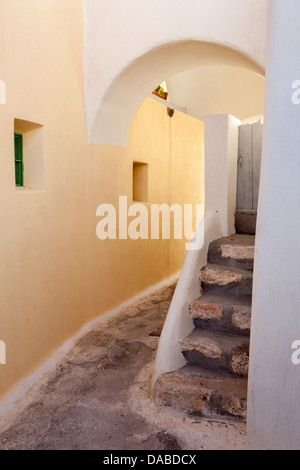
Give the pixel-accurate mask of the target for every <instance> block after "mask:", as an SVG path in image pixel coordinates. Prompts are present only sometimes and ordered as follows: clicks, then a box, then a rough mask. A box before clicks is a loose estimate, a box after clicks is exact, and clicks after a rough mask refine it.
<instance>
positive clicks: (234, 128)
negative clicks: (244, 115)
mask: <svg viewBox="0 0 300 470" xmlns="http://www.w3.org/2000/svg"><path fill="white" fill-rule="evenodd" d="M240 124H241V122H240V121H239V120H238V119H236V118H235V117H233V116H231V115H228V114H219V115H212V116H207V117H206V118H205V211H207V212H212V213H213V212H216V213H218V215H219V217H220V223H221V229H222V234H223V235H224V236H228V235H232V234H233V233H235V210H236V191H237V158H238V139H239V126H240Z"/></svg>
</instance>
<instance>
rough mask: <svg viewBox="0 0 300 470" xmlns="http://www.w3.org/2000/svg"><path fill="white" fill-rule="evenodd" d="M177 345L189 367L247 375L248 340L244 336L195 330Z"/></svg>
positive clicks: (240, 375)
mask: <svg viewBox="0 0 300 470" xmlns="http://www.w3.org/2000/svg"><path fill="white" fill-rule="evenodd" d="M179 343H180V349H181V352H182V353H183V355H184V357H185V359H186V361H187V363H188V364H189V365H193V366H198V367H200V368H203V369H210V370H217V371H223V372H227V373H231V374H233V375H235V376H239V377H247V375H248V366H249V339H248V338H246V337H245V336H239V335H230V334H226V333H221V332H216V331H214V332H213V331H208V330H202V329H200V328H197V329H195V330H194V331H193V332H192V333H191V334H190V335H188V336H187V337H186V338H184V339H182V340H181V341H180V342H179Z"/></svg>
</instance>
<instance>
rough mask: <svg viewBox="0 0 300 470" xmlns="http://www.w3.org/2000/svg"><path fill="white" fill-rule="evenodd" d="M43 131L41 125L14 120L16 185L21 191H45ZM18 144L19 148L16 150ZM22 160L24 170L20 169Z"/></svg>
mask: <svg viewBox="0 0 300 470" xmlns="http://www.w3.org/2000/svg"><path fill="white" fill-rule="evenodd" d="M43 131H44V128H43V126H42V125H41V124H37V123H35V122H31V121H25V120H23V119H15V120H14V142H15V173H16V176H15V183H16V186H17V187H18V188H19V189H22V188H25V189H29V190H37V191H43V190H44V189H45V188H44V133H43ZM17 142H18V144H17ZM16 144H17V145H18V148H16ZM20 148H21V151H20ZM16 152H17V158H16ZM20 159H21V162H22V163H21V164H22V169H20ZM16 165H19V166H18V167H17V166H16ZM21 171H22V174H21V173H20V172H21ZM20 182H21V183H20Z"/></svg>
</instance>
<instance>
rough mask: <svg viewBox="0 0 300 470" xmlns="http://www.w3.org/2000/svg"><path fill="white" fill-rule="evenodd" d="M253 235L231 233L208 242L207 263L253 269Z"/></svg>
mask: <svg viewBox="0 0 300 470" xmlns="http://www.w3.org/2000/svg"><path fill="white" fill-rule="evenodd" d="M254 243H255V237H254V236H253V235H233V236H231V237H226V238H225V237H223V238H219V239H218V240H215V241H214V242H212V243H210V245H209V250H208V258H207V260H208V263H210V264H218V265H224V266H229V267H232V268H237V269H247V270H250V271H253V262H254Z"/></svg>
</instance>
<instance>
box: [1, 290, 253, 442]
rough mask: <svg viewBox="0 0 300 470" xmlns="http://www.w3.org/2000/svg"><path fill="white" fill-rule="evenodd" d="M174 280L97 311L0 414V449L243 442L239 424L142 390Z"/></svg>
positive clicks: (146, 387)
mask: <svg viewBox="0 0 300 470" xmlns="http://www.w3.org/2000/svg"><path fill="white" fill-rule="evenodd" d="M174 287H175V285H174V284H173V285H170V286H169V287H165V288H163V289H160V290H159V291H157V292H155V293H154V294H152V295H150V296H148V297H146V298H144V299H142V300H140V301H138V302H136V303H135V304H133V305H131V306H130V307H127V308H125V309H124V310H123V311H122V312H121V313H119V314H118V315H116V316H114V317H112V318H110V319H106V320H104V321H103V320H101V318H100V319H99V322H98V323H97V326H95V325H94V326H93V329H91V331H90V332H88V333H87V334H85V335H84V336H83V337H82V338H81V339H80V340H79V341H78V342H77V343H76V345H75V346H74V347H73V348H72V350H71V351H70V352H69V353H68V354H67V355H66V356H65V358H64V359H63V360H62V361H61V362H60V363H59V364H58V365H57V366H56V367H55V369H54V370H52V371H51V372H50V373H47V374H45V376H44V377H43V379H42V380H41V383H40V386H39V388H38V390H36V389H35V391H34V392H30V391H29V392H28V394H27V396H26V397H24V399H23V401H21V403H19V404H18V409H16V410H15V412H14V414H13V415H10V416H9V417H7V416H3V417H2V418H1V419H0V449H6V450H11V449H16V450H20V449H24V450H27V449H35V450H37V449H51V450H54V449H67V450H76V449H78V450H89V449H99V450H178V449H183V450H187V449H189V450H195V449H245V448H246V431H245V429H246V426H245V423H243V422H235V421H226V420H224V421H222V420H220V421H212V420H209V419H203V418H202V419H201V418H200V417H198V416H197V415H192V414H191V415H188V414H186V413H184V412H181V411H178V410H174V409H172V408H169V407H165V406H163V405H160V404H159V403H154V402H153V400H152V399H151V398H150V397H149V383H150V374H151V370H152V365H153V360H154V357H155V351H156V348H157V345H158V340H159V334H160V331H161V328H162V326H163V323H164V319H165V316H166V314H167V311H168V307H169V304H170V301H171V298H172V294H173V292H174ZM22 403H23V404H22Z"/></svg>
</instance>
